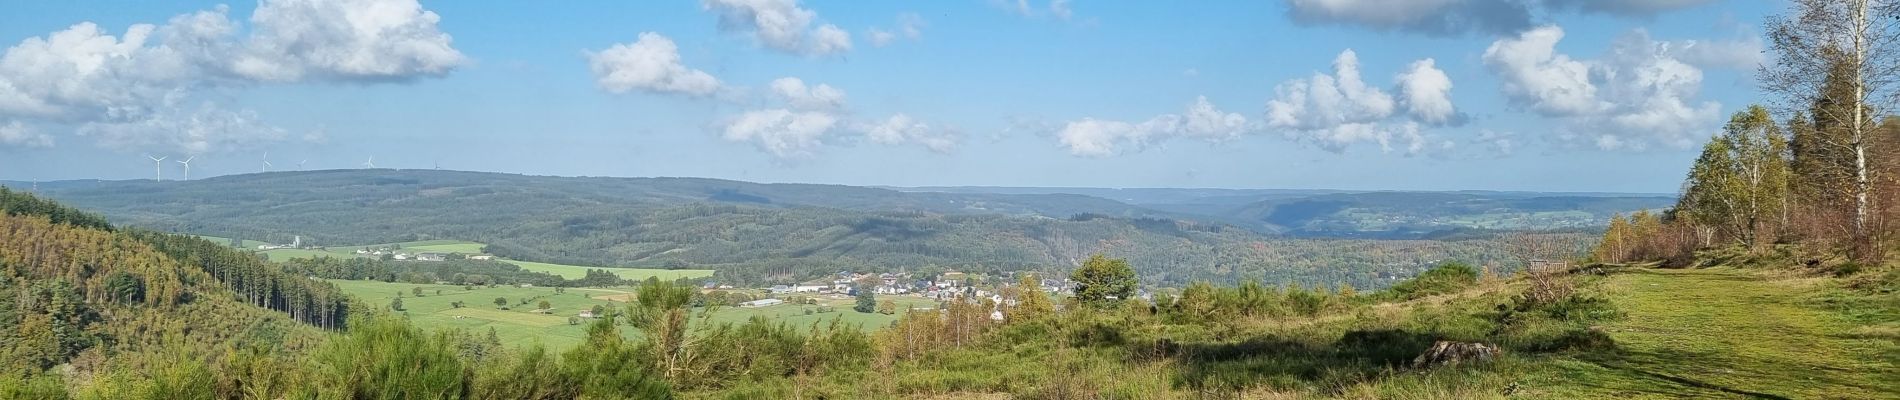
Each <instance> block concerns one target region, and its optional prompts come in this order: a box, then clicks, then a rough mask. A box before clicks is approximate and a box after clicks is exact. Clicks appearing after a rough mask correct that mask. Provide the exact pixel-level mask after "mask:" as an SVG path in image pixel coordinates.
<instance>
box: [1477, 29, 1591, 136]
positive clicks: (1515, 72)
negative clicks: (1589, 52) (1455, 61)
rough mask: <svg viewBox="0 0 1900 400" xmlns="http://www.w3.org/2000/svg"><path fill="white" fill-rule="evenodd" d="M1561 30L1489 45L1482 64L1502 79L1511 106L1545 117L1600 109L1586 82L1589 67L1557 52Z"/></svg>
mask: <svg viewBox="0 0 1900 400" xmlns="http://www.w3.org/2000/svg"><path fill="white" fill-rule="evenodd" d="M1563 38H1564V31H1563V28H1558V27H1556V26H1554V25H1553V26H1543V27H1538V28H1537V29H1532V30H1529V31H1525V32H1523V33H1521V34H1519V35H1518V36H1517V37H1515V38H1505V39H1501V40H1498V41H1496V42H1493V43H1491V47H1489V48H1486V49H1485V51H1484V64H1485V66H1487V67H1489V68H1490V69H1491V71H1492V72H1493V73H1496V74H1497V75H1499V77H1500V78H1502V79H1503V81H1504V82H1503V87H1504V93H1505V95H1506V96H1508V97H1510V98H1511V101H1512V102H1513V103H1514V104H1517V105H1519V106H1524V107H1528V108H1530V109H1532V110H1535V111H1537V112H1539V113H1542V114H1544V115H1548V116H1569V115H1583V114H1591V113H1595V112H1597V111H1598V110H1600V109H1602V108H1603V107H1604V105H1603V104H1601V103H1600V102H1598V100H1597V87H1596V85H1595V84H1593V83H1591V82H1590V65H1589V64H1586V63H1584V62H1582V61H1577V60H1574V59H1571V58H1570V56H1568V55H1564V54H1559V53H1557V42H1558V41H1561V40H1563Z"/></svg>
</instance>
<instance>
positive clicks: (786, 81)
mask: <svg viewBox="0 0 1900 400" xmlns="http://www.w3.org/2000/svg"><path fill="white" fill-rule="evenodd" d="M769 86H770V89H771V96H770V100H771V102H772V105H770V106H767V107H766V108H763V109H756V110H749V111H746V112H744V113H741V114H739V115H737V116H734V117H731V118H727V119H726V120H724V121H722V122H721V123H720V124H719V126H718V127H717V129H718V130H719V131H720V136H721V137H723V138H725V139H726V140H728V141H733V142H744V143H750V144H752V145H753V146H755V147H758V148H759V150H762V151H765V152H766V153H770V154H772V155H773V156H775V157H778V158H780V159H803V158H810V157H814V156H816V155H817V154H818V153H819V151H820V150H821V149H822V148H823V147H824V146H825V145H827V144H830V143H849V142H854V141H857V140H861V139H862V140H869V141H870V142H872V143H876V144H881V145H906V144H916V145H919V146H923V147H924V148H926V149H929V150H931V151H935V152H939V153H948V152H951V151H953V150H955V149H956V146H957V143H958V142H959V138H960V135H958V134H957V132H956V131H955V130H953V129H945V128H939V127H935V126H932V125H931V124H929V123H927V122H924V121H922V120H919V119H917V118H914V117H911V116H910V115H908V114H904V113H897V114H893V115H891V116H890V117H887V118H883V119H876V120H861V119H858V118H856V117H854V116H853V115H852V114H851V113H850V112H849V111H848V107H847V104H846V103H845V99H846V96H845V93H844V91H843V90H839V89H838V88H835V87H832V86H831V85H827V84H823V83H819V84H807V83H805V81H804V80H802V79H798V78H793V77H784V78H779V79H775V80H773V81H772V83H771V84H770V85H769Z"/></svg>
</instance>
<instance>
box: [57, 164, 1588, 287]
mask: <svg viewBox="0 0 1900 400" xmlns="http://www.w3.org/2000/svg"><path fill="white" fill-rule="evenodd" d="M46 190H47V194H48V195H49V196H51V197H54V198H58V199H61V200H62V201H64V202H67V203H68V204H73V205H77V206H80V207H82V208H84V209H87V210H95V211H97V212H100V213H103V214H105V215H106V216H108V217H110V218H112V220H113V221H114V222H115V223H119V224H123V225H129V226H139V227H146V228H150V229H156V230H161V231H168V232H179V233H192V234H203V235H214V236H223V237H238V238H243V239H251V240H269V241H272V242H278V243H287V242H289V241H291V239H292V238H293V237H295V236H301V237H302V238H303V240H304V241H305V243H312V242H314V243H318V244H325V245H331V246H344V245H363V244H372V243H388V242H403V241H412V240H428V239H460V240H469V241H476V242H482V243H487V244H489V248H487V249H486V251H487V252H489V253H493V254H497V255H501V256H504V257H507V258H511V259H515V260H522V261H536V262H549V263H557V264H571V265H583V266H614V267H647V268H654V267H659V268H672V269H682V268H693V269H715V270H718V271H719V278H720V279H722V280H725V281H731V282H734V283H741V284H772V283H790V282H794V281H798V280H803V279H809V278H812V277H816V276H820V275H823V274H829V273H835V272H837V271H838V270H860V271H883V270H900V269H908V270H911V271H931V270H943V269H979V270H984V271H991V270H995V271H1009V270H1025V269H1027V270H1053V271H1057V272H1060V271H1063V270H1066V268H1069V267H1071V266H1073V265H1074V264H1075V263H1076V261H1077V260H1080V259H1082V258H1085V257H1087V256H1088V255H1090V254H1097V253H1102V254H1107V255H1111V256H1115V257H1121V258H1127V259H1129V260H1130V261H1131V262H1133V263H1134V264H1135V265H1138V266H1140V268H1141V271H1140V272H1141V273H1142V274H1143V275H1144V277H1146V278H1147V280H1148V281H1149V282H1153V283H1156V284H1175V285H1178V284H1186V283H1188V282H1192V281H1196V280H1209V281H1218V282H1230V281H1237V280H1240V279H1260V278H1265V279H1269V280H1272V281H1285V282H1300V283H1302V284H1307V285H1327V286H1330V285H1333V284H1337V283H1340V282H1346V283H1350V284H1352V285H1355V286H1358V287H1361V288H1377V287H1382V286H1384V285H1386V284H1389V283H1390V282H1391V278H1392V277H1395V276H1408V275H1410V274H1412V273H1416V272H1417V271H1420V270H1422V269H1423V268H1425V267H1426V266H1428V265H1430V264H1432V263H1435V262H1437V261H1441V260H1447V259H1455V260H1464V261H1468V262H1474V263H1493V262H1495V261H1497V260H1500V259H1503V257H1505V255H1504V254H1503V252H1502V250H1501V249H1500V245H1499V244H1498V243H1495V242H1492V241H1486V240H1470V241H1447V242H1436V241H1412V242H1382V241H1381V242H1367V241H1315V240H1307V239H1287V238H1277V237H1269V236H1263V235H1260V234H1257V233H1255V232H1252V231H1249V230H1247V229H1241V228H1237V227H1234V226H1230V225H1225V224H1219V223H1204V222H1196V221H1193V220H1188V219H1176V218H1170V217H1168V215H1169V214H1166V213H1162V212H1156V211H1152V210H1148V209H1144V208H1140V207H1134V206H1129V205H1127V204H1123V203H1119V202H1115V201H1111V200H1106V199H1100V198H1095V197H1088V196H1081V195H1070V194H985V193H974V194H965V193H909V192H898V191H893V190H886V189H876V188H862V187H849V186H836V185H791V184H755V183H746V182H734V181H719V180H709V179H684V178H639V179H632V178H628V179H623V178H564V177H530V176H522V175H509V174H490V173H474V172H457V171H417V170H330V171H309V172H277V173H267V174H248V175H238V176H224V177H217V178H210V179H204V180H195V181H184V182H145V181H120V182H96V183H93V184H90V185H88V184H78V183H74V184H60V185H49V187H47V189H46ZM1051 216H1058V217H1053V218H1052V217H1051ZM1586 236H1587V235H1577V236H1575V237H1573V239H1578V240H1585V237H1586Z"/></svg>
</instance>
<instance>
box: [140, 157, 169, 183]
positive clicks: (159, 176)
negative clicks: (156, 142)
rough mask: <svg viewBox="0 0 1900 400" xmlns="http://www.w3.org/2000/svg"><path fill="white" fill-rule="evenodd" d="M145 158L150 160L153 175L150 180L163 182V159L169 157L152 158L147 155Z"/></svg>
mask: <svg viewBox="0 0 1900 400" xmlns="http://www.w3.org/2000/svg"><path fill="white" fill-rule="evenodd" d="M145 158H150V159H152V172H153V173H154V175H153V177H152V180H154V181H159V182H164V181H165V159H167V158H171V157H169V156H167V157H152V156H151V155H149V154H148V155H146V156H145Z"/></svg>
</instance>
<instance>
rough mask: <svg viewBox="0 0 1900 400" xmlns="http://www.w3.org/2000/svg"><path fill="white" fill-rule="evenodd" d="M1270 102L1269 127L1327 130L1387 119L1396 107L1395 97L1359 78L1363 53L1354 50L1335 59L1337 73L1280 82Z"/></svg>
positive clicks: (1268, 106) (1334, 64)
mask: <svg viewBox="0 0 1900 400" xmlns="http://www.w3.org/2000/svg"><path fill="white" fill-rule="evenodd" d="M1275 91H1276V92H1278V96H1277V97H1276V98H1274V99H1273V100H1271V101H1268V102H1267V127H1269V128H1279V129H1296V130H1304V129H1325V128H1330V127H1334V126H1339V125H1343V124H1352V123H1366V122H1374V121H1379V120H1383V119H1386V118H1387V117H1390V116H1392V113H1393V111H1394V110H1395V109H1396V106H1395V104H1396V103H1395V102H1394V101H1393V100H1392V96H1391V95H1389V94H1386V93H1385V92H1384V91H1382V90H1379V88H1377V87H1373V86H1370V85H1367V84H1366V82H1365V81H1364V80H1362V79H1360V77H1359V56H1358V55H1357V54H1355V53H1353V51H1352V50H1346V51H1345V52H1342V53H1339V57H1338V58H1335V59H1334V60H1333V75H1326V74H1314V75H1313V77H1311V78H1308V79H1305V80H1294V81H1290V82H1286V83H1282V84H1280V86H1279V87H1278V88H1276V89H1275Z"/></svg>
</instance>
